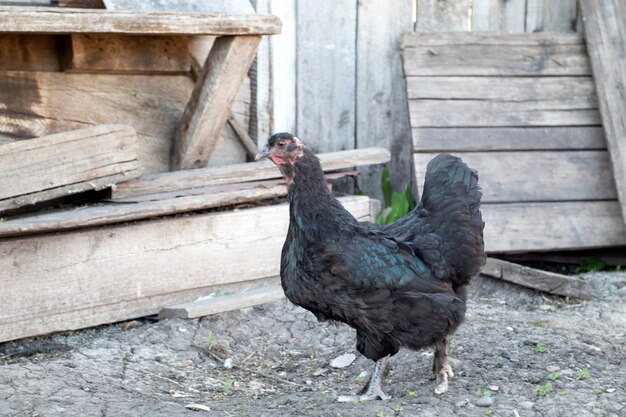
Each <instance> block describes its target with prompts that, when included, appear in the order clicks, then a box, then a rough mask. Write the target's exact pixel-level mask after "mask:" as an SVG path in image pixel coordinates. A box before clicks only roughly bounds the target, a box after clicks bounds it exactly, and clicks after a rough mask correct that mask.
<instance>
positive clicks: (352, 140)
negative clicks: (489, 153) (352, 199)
mask: <svg viewBox="0 0 626 417" xmlns="http://www.w3.org/2000/svg"><path fill="white" fill-rule="evenodd" d="M252 1H253V3H254V4H255V7H256V8H257V11H258V12H269V13H272V14H275V15H278V16H279V17H280V18H281V20H282V21H283V28H282V33H281V34H280V35H278V36H274V37H272V38H271V39H267V40H264V41H263V43H262V45H261V47H260V48H259V54H258V57H257V67H256V68H257V71H256V77H255V80H254V81H253V82H254V83H255V85H256V93H255V97H254V99H255V100H256V106H257V118H256V124H255V126H254V127H253V128H252V131H253V132H255V135H256V136H257V137H258V138H259V140H260V141H263V140H264V138H266V137H267V136H268V135H269V134H270V133H271V132H275V131H292V132H296V133H297V134H298V135H300V136H301V137H302V139H303V140H304V141H305V143H307V144H308V145H309V146H311V147H312V148H313V149H314V150H315V151H319V152H329V151H334V150H340V149H351V148H364V147H369V146H382V147H387V148H388V149H389V150H390V151H392V160H391V162H390V164H389V166H390V169H391V180H392V183H393V184H394V186H395V187H396V188H398V189H399V188H401V187H403V186H404V185H405V184H407V183H410V182H411V178H412V174H411V172H412V160H411V131H410V127H409V115H408V108H407V97H406V89H405V85H404V79H403V76H402V65H401V58H400V50H399V46H400V41H401V38H402V35H403V34H404V33H406V32H411V31H413V30H416V31H426V32H440V31H468V30H473V31H494V30H506V31H515V32H539V31H557V32H572V31H578V30H579V28H580V27H581V23H580V21H581V19H580V18H579V9H578V5H577V1H576V0H473V1H472V0H387V1H378V0H359V1H357V0H334V1H332V2H330V1H323V2H317V1H307V0H252ZM361 174H362V175H361V177H360V179H359V181H360V186H361V188H362V189H363V190H364V191H365V192H366V193H368V194H369V195H371V196H373V197H376V198H381V194H380V169H379V168H372V167H370V168H364V169H363V170H362V172H361Z"/></svg>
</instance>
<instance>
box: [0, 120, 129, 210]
mask: <svg viewBox="0 0 626 417" xmlns="http://www.w3.org/2000/svg"><path fill="white" fill-rule="evenodd" d="M137 146H138V144H137V135H136V134H135V131H134V130H133V129H132V128H131V127H129V126H120V125H102V126H95V127H92V128H87V129H80V130H74V131H71V132H65V133H58V134H55V135H49V136H45V137H42V138H36V139H31V140H24V141H19V142H14V143H9V144H5V145H2V146H0V211H4V210H11V209H16V208H19V207H23V206H27V205H31V204H35V203H39V202H41V201H47V200H52V199H54V198H58V197H62V196H66V195H70V194H75V193H78V192H81V191H86V190H91V189H101V188H105V187H108V186H111V185H113V184H115V183H116V182H119V181H124V180H126V179H130V178H134V177H138V176H139V175H140V174H141V170H140V168H141V166H140V164H139V162H138V160H137Z"/></svg>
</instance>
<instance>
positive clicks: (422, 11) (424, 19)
mask: <svg viewBox="0 0 626 417" xmlns="http://www.w3.org/2000/svg"><path fill="white" fill-rule="evenodd" d="M415 30H416V31H420V32H446V31H457V30H458V31H463V30H469V2H468V1H467V0H417V21H416V23H415Z"/></svg>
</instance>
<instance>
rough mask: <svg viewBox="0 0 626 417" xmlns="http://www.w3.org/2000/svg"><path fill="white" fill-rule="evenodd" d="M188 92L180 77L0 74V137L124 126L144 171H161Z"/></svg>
mask: <svg viewBox="0 0 626 417" xmlns="http://www.w3.org/2000/svg"><path fill="white" fill-rule="evenodd" d="M192 89H193V82H192V81H191V79H189V77H186V76H182V75H109V74H66V73H56V72H0V102H1V103H5V104H6V109H5V110H3V111H2V112H0V134H3V135H6V136H12V137H16V138H32V137H39V136H43V135H46V134H51V133H58V132H64V131H68V130H72V129H78V128H82V127H88V126H92V125H97V124H108V123H115V124H126V125H130V126H132V127H133V128H134V129H135V131H136V132H137V135H138V137H139V161H140V162H141V165H142V166H143V168H144V173H150V172H163V171H167V170H168V168H169V155H170V148H171V143H172V137H173V136H174V133H175V131H176V128H177V125H178V123H179V121H180V118H181V115H182V113H183V109H184V107H185V104H186V103H187V101H188V100H189V97H190V95H191V91H192ZM68 103H71V105H68Z"/></svg>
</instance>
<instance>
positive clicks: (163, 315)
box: [159, 285, 285, 319]
mask: <svg viewBox="0 0 626 417" xmlns="http://www.w3.org/2000/svg"><path fill="white" fill-rule="evenodd" d="M283 298H285V292H284V291H283V287H281V286H280V285H272V286H267V287H261V288H256V289H254V290H249V291H244V292H240V293H236V294H230V295H225V296H220V297H219V298H216V297H211V296H209V297H203V298H200V299H198V300H194V301H191V302H189V303H184V304H177V305H173V306H170V307H165V308H164V309H163V310H161V311H160V312H159V318H160V319H168V318H174V317H179V318H183V319H193V318H196V317H204V316H210V315H212V314H218V313H224V312H226V311H232V310H239V309H241V308H246V307H253V306H257V305H260V304H266V303H272V302H274V301H279V300H282V299H283Z"/></svg>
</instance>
